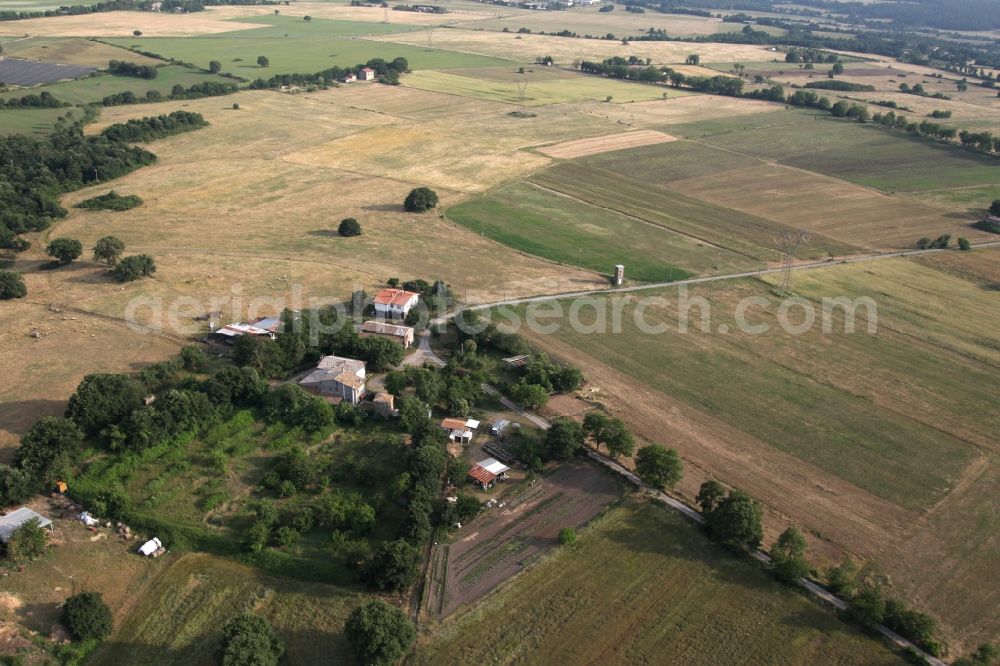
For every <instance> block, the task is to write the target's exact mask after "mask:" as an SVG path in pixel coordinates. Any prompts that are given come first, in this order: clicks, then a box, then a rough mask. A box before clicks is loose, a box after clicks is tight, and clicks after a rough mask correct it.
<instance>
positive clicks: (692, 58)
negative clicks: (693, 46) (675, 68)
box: [684, 53, 701, 65]
mask: <svg viewBox="0 0 1000 666" xmlns="http://www.w3.org/2000/svg"><path fill="white" fill-rule="evenodd" d="M684 62H685V64H688V65H697V64H699V63H700V62H701V56H699V55H698V54H697V53H692V54H691V55H689V56H688V57H687V58H685V59H684Z"/></svg>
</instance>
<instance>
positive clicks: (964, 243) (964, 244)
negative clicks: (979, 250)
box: [958, 237, 972, 252]
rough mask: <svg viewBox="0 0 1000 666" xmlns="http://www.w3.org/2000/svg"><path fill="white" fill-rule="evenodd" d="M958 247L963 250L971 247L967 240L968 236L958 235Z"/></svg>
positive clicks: (966, 250)
mask: <svg viewBox="0 0 1000 666" xmlns="http://www.w3.org/2000/svg"><path fill="white" fill-rule="evenodd" d="M958 249H959V250H962V251H963V252H968V251H969V250H971V249H972V243H970V242H969V239H968V238H962V237H959V239H958Z"/></svg>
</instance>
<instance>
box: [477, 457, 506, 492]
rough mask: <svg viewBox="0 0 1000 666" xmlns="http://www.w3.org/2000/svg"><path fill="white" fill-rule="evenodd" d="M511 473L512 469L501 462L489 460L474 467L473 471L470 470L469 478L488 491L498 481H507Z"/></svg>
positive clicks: (493, 459)
mask: <svg viewBox="0 0 1000 666" xmlns="http://www.w3.org/2000/svg"><path fill="white" fill-rule="evenodd" d="M509 471H510V467H507V465H504V464H503V463H502V462H500V461H499V460H497V459H495V458H487V459H486V460H483V461H480V462H479V463H478V464H476V465H473V467H472V469H470V470H469V478H470V479H472V480H473V481H474V482H475V483H477V484H479V485H480V486H482V488H483V490H487V489H489V488H490V487H492V486H493V484H494V483H496V482H497V481H503V480H504V479H506V478H507V472H509Z"/></svg>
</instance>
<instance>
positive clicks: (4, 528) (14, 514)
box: [0, 506, 52, 543]
mask: <svg viewBox="0 0 1000 666" xmlns="http://www.w3.org/2000/svg"><path fill="white" fill-rule="evenodd" d="M31 520H37V521H38V526H39V527H45V528H48V529H49V530H51V529H52V521H51V520H49V519H48V518H46V517H45V516H43V515H42V514H40V513H35V512H34V511H32V510H31V509H29V508H28V507H26V506H22V507H21V508H20V509H16V510H14V511H11V512H10V513H8V514H7V515H6V516H0V542H3V543H7V542H8V541H10V539H11V537H12V536H14V535H15V534H16V533H17V531H18V530H19V529H21V528H22V527H24V525H25V523H27V522H29V521H31Z"/></svg>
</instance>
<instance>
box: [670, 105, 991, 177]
mask: <svg viewBox="0 0 1000 666" xmlns="http://www.w3.org/2000/svg"><path fill="white" fill-rule="evenodd" d="M666 131H668V132H670V133H673V134H677V135H680V136H684V137H687V138H692V139H697V140H699V141H701V142H703V143H707V144H709V145H712V146H717V147H720V148H725V149H728V150H732V151H736V152H740V153H746V154H748V155H752V156H754V157H759V158H762V159H769V160H776V161H778V162H780V163H782V164H787V165H789V166H794V167H799V168H802V169H808V170H810V171H816V172H818V173H823V174H827V175H831V176H836V177H838V178H843V179H844V180H848V181H851V182H853V183H858V184H860V185H867V186H869V187H875V188H878V189H880V190H884V191H901V192H909V191H919V190H924V189H941V188H951V187H966V186H973V185H991V184H995V183H996V182H997V179H998V178H1000V162H998V161H997V160H996V159H995V158H991V157H987V156H984V155H981V154H978V153H973V152H966V151H963V150H961V149H959V148H956V147H953V146H945V145H941V144H937V143H933V142H931V141H927V140H923V139H920V138H916V137H911V136H909V135H907V134H905V133H903V132H898V131H894V130H886V129H882V128H879V127H875V126H872V125H862V124H858V123H852V122H845V121H843V120H838V119H834V118H831V117H829V116H827V115H826V114H822V115H820V114H816V113H813V112H809V111H795V112H792V113H782V114H766V115H757V116H739V117H734V118H726V119H722V120H711V121H705V122H700V123H691V124H687V125H673V126H671V127H670V128H669V129H666Z"/></svg>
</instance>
